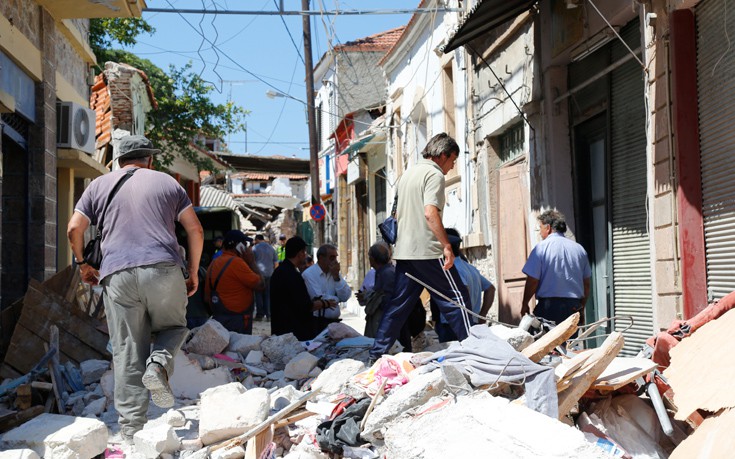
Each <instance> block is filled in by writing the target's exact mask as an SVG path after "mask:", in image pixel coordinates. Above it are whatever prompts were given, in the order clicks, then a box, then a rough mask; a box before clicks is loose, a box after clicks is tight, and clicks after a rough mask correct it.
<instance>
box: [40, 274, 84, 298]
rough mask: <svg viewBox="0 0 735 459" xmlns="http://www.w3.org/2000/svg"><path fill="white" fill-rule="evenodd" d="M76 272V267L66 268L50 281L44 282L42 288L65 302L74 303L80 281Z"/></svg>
mask: <svg viewBox="0 0 735 459" xmlns="http://www.w3.org/2000/svg"><path fill="white" fill-rule="evenodd" d="M78 271H79V269H78V268H77V267H76V266H67V267H66V268H64V269H62V270H61V271H59V272H57V273H56V274H54V275H53V276H52V277H51V278H50V279H47V280H45V281H44V282H43V286H44V287H46V288H47V289H49V290H50V291H52V292H54V293H56V294H57V295H59V296H60V297H62V298H64V300H65V301H67V302H69V303H74V297H75V296H76V290H77V285H78V284H79V279H80V278H79V275H78Z"/></svg>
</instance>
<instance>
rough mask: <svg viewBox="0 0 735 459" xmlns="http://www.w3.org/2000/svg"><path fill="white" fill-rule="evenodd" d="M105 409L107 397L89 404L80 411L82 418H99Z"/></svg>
mask: <svg viewBox="0 0 735 459" xmlns="http://www.w3.org/2000/svg"><path fill="white" fill-rule="evenodd" d="M106 407H107V397H102V398H99V399H97V400H94V401H93V402H91V403H89V405H87V406H86V407H85V408H84V410H83V411H82V416H84V417H89V416H99V415H100V414H102V413H103V412H104V411H105V408H106Z"/></svg>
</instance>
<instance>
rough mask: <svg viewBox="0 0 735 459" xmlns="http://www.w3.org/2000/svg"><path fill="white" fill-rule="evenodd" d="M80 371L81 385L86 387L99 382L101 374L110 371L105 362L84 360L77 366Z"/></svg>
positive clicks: (107, 363)
mask: <svg viewBox="0 0 735 459" xmlns="http://www.w3.org/2000/svg"><path fill="white" fill-rule="evenodd" d="M79 368H80V370H81V371H82V383H83V384H84V385H85V386H86V385H88V384H92V383H95V382H97V381H99V380H100V378H101V377H102V375H103V374H105V372H106V371H107V370H109V369H110V362H108V361H107V360H85V361H83V362H81V363H80V364H79Z"/></svg>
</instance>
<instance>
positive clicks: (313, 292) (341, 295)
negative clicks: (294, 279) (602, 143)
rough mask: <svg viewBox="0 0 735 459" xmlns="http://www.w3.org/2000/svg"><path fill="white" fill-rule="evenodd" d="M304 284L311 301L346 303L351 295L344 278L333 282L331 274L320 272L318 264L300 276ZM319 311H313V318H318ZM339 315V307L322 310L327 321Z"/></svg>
mask: <svg viewBox="0 0 735 459" xmlns="http://www.w3.org/2000/svg"><path fill="white" fill-rule="evenodd" d="M301 277H303V278H304V282H305V283H306V290H308V291H309V296H310V297H311V298H312V299H313V298H316V297H321V298H322V299H324V300H337V301H338V302H340V303H341V302H344V301H347V300H348V299H349V298H350V296H351V295H352V289H351V288H350V286H349V285H348V284H347V281H345V280H344V278H342V277H340V279H339V280H338V281H336V280H334V277H332V275H331V274H329V273H328V272H327V273H325V272H324V271H322V268H320V267H319V265H318V264H316V263H314V264H313V265H311V266H310V267H308V268H307V269H306V271H304V272H303V273H302V274H301ZM320 315H321V311H314V316H317V317H319V316H320ZM339 315H340V308H339V306H338V307H336V308H328V309H325V310H324V317H326V318H328V319H337V318H339Z"/></svg>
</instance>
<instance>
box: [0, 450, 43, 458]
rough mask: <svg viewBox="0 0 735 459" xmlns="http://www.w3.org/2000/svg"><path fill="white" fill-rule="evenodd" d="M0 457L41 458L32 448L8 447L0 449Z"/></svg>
mask: <svg viewBox="0 0 735 459" xmlns="http://www.w3.org/2000/svg"><path fill="white" fill-rule="evenodd" d="M0 459H41V457H40V456H39V455H38V453H36V452H35V451H33V450H32V449H27V448H24V449H9V450H7V451H0Z"/></svg>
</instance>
